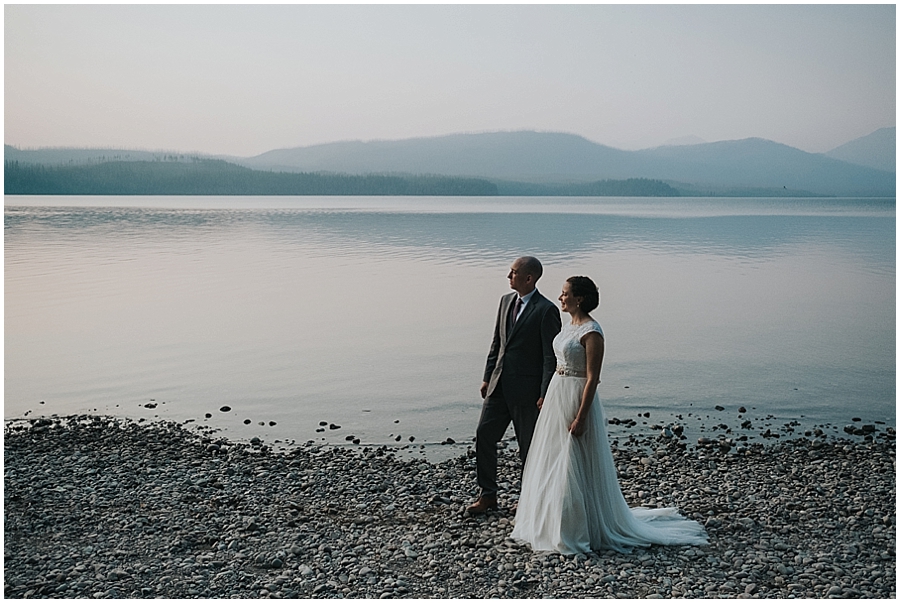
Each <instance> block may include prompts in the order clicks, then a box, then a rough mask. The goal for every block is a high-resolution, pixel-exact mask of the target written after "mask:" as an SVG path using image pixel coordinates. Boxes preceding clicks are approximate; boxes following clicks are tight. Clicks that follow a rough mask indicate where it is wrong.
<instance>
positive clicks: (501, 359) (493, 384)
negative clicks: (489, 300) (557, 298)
mask: <svg viewBox="0 0 900 603" xmlns="http://www.w3.org/2000/svg"><path fill="white" fill-rule="evenodd" d="M516 297H518V294H517V293H515V292H513V293H509V294H507V295H504V296H503V297H502V298H501V299H500V308H499V309H498V311H497V323H496V325H495V326H494V339H493V341H492V342H491V351H490V352H489V353H488V357H487V363H486V364H485V368H484V381H485V382H487V384H488V389H487V395H488V396H490V395H491V393H492V392H493V391H494V390H495V389H496V388H497V384H498V383H501V384H502V390H503V395H504V397H505V398H506V399H507V401H509V402H511V403H513V404H534V403H535V402H537V400H538V398H543V397H544V395H545V394H546V393H547V386H548V385H550V378H551V377H552V376H553V372H554V371H555V370H556V356H555V355H554V353H553V338H554V337H556V334H557V333H559V330H560V329H561V328H562V321H561V320H560V316H559V309H558V308H557V307H556V305H555V304H554V303H553V302H551V301H550V300H548V299H547V298H546V297H544V296H543V295H541V294H540V292H538V291H535V292H534V295H533V296H532V298H531V301H529V302H528V305H526V306H525V309H524V310H522V315H521V316H519V319H518V320H517V321H516V324H515V325H513V328H512V330H510V331H509V332H507V331H508V329H507V325H509V313H510V312H511V311H512V308H513V304H514V303H515V301H516Z"/></svg>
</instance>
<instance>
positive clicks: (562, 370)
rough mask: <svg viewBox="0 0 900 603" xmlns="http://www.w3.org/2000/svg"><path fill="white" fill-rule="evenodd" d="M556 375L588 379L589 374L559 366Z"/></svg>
mask: <svg viewBox="0 0 900 603" xmlns="http://www.w3.org/2000/svg"><path fill="white" fill-rule="evenodd" d="M556 374H557V375H563V376H565V377H587V373H585V372H584V371H576V370H575V369H571V368H568V367H565V366H557V367H556Z"/></svg>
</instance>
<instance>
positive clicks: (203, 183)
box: [4, 159, 679, 197]
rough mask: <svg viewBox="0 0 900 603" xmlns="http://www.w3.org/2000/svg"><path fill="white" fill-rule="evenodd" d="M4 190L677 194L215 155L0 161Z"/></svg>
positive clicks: (636, 182) (628, 185) (657, 186)
mask: <svg viewBox="0 0 900 603" xmlns="http://www.w3.org/2000/svg"><path fill="white" fill-rule="evenodd" d="M4 193H5V194H7V195H254V196H256V195H423V196H424V195H428V196H495V195H518V196H529V195H541V196H544V195H546V196H622V197H636V196H638V197H677V196H678V195H679V193H678V191H677V190H676V189H674V188H672V187H671V186H669V185H668V184H666V183H664V182H661V181H659V180H648V179H645V178H630V179H627V180H601V181H597V182H581V183H568V184H535V183H523V182H506V181H496V182H493V181H490V180H487V179H483V178H464V177H458V176H412V175H409V176H408V175H403V176H397V175H381V174H360V175H348V174H330V173H297V172H270V171H262V170H253V169H249V168H245V167H242V166H238V165H235V164H232V163H229V162H226V161H222V160H217V159H188V160H178V161H159V160H157V161H108V162H102V163H91V164H81V165H49V166H48V165H39V164H28V163H26V164H20V163H19V162H18V161H6V162H5V184H4Z"/></svg>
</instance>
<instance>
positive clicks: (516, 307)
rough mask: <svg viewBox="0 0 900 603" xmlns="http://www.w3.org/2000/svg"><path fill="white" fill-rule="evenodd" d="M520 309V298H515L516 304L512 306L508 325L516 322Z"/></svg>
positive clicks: (513, 324)
mask: <svg viewBox="0 0 900 603" xmlns="http://www.w3.org/2000/svg"><path fill="white" fill-rule="evenodd" d="M521 309H522V298H521V297H517V298H516V304H515V305H514V306H513V311H512V316H511V317H510V320H509V326H510V327H513V326H515V324H516V319H517V318H518V317H519V310H521Z"/></svg>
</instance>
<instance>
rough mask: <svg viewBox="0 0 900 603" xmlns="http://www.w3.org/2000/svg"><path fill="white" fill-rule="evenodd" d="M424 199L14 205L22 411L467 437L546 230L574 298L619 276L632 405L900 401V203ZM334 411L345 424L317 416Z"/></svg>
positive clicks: (843, 405)
mask: <svg viewBox="0 0 900 603" xmlns="http://www.w3.org/2000/svg"><path fill="white" fill-rule="evenodd" d="M357 202H358V201H357ZM407 203H410V201H407V200H403V201H402V203H401V202H399V201H398V202H397V207H392V208H388V209H386V210H384V211H374V210H373V209H372V207H366V206H365V204H362V206H353V207H350V206H340V204H337V205H338V207H333V208H325V207H307V208H297V207H280V208H278V207H276V208H268V209H250V208H247V207H243V206H238V207H230V208H214V207H204V208H180V209H168V208H162V207H157V208H153V207H126V208H123V207H18V206H9V205H8V206H7V207H6V210H5V224H4V229H5V241H4V245H5V252H6V255H5V261H6V271H5V282H6V300H5V303H6V305H5V309H6V391H5V393H6V407H5V408H6V415H7V416H19V415H21V414H22V413H24V412H26V411H28V410H32V411H35V412H57V413H60V414H64V413H68V412H82V411H85V410H91V409H94V408H99V409H100V410H101V411H106V412H111V413H115V414H122V415H126V416H147V417H152V416H154V415H159V416H161V417H163V418H176V419H182V420H183V419H190V418H193V419H198V420H200V421H207V422H208V423H209V424H211V425H215V426H217V427H221V428H225V429H227V430H229V431H230V433H231V434H232V435H236V436H239V437H251V436H252V435H261V436H263V437H266V438H269V439H271V438H273V437H280V438H283V439H285V440H291V439H296V440H301V441H305V440H306V439H317V438H322V437H326V438H329V439H333V440H337V441H342V440H343V438H344V437H345V436H346V435H347V434H348V433H352V435H356V436H358V437H361V438H362V439H363V441H364V442H368V443H392V442H393V441H394V438H395V437H396V436H397V435H401V436H403V437H404V438H406V437H408V436H409V435H414V436H416V438H417V443H418V442H423V441H424V442H426V443H434V442H438V441H441V440H443V439H444V438H446V437H447V436H451V437H453V438H454V439H457V440H459V441H466V440H468V439H469V438H470V436H471V433H472V430H473V429H474V423H475V421H476V420H477V413H478V409H479V401H478V399H477V394H476V390H477V382H478V380H479V379H480V374H481V369H482V368H483V366H482V364H483V361H484V356H485V354H486V351H487V345H488V343H489V337H490V331H491V327H492V321H493V317H494V312H495V309H496V303H497V299H498V297H499V295H501V294H502V293H504V292H505V291H506V283H505V279H504V276H505V273H506V267H507V266H508V263H509V262H510V260H511V259H512V258H514V257H516V256H517V255H520V254H522V253H526V252H527V253H532V254H535V255H538V256H539V257H541V258H542V260H543V261H544V262H545V266H546V272H545V277H544V279H543V281H542V283H541V285H540V286H541V289H542V291H544V293H545V294H546V295H548V296H549V297H551V298H555V296H556V291H555V289H556V288H558V286H559V284H560V283H561V282H562V281H563V280H564V278H565V277H567V276H569V275H571V274H573V273H586V274H590V275H593V276H595V277H597V278H598V280H599V281H600V283H601V290H602V294H603V304H602V306H601V309H600V316H599V318H600V320H601V322H602V323H603V325H604V330H605V331H606V332H607V335H608V338H609V352H610V353H609V358H608V363H607V365H606V367H605V368H604V377H603V396H604V400H605V403H606V404H607V406H608V408H609V409H610V412H609V414H610V415H611V416H615V415H616V414H620V416H623V417H624V416H634V415H635V414H636V413H637V412H638V411H640V412H651V413H652V417H653V421H658V420H659V421H662V420H665V419H666V417H668V418H669V419H672V417H674V416H675V415H677V414H684V413H685V412H693V410H699V409H703V410H705V411H707V412H708V411H709V409H711V408H713V407H714V406H715V405H717V404H722V405H723V406H737V405H746V406H747V407H748V408H754V407H755V409H754V412H758V413H760V414H761V415H762V416H765V415H766V414H768V413H770V412H771V413H773V414H776V415H777V416H779V417H782V416H783V417H785V419H787V418H795V417H799V416H800V415H805V417H806V419H805V420H810V421H825V420H828V421H832V420H833V421H841V420H846V417H844V415H845V414H846V412H847V408H848V407H853V406H857V405H867V406H868V407H869V408H870V409H871V410H870V412H871V413H872V414H873V416H872V419H873V420H875V419H876V418H877V419H879V420H885V421H888V422H893V416H894V396H895V391H894V382H895V369H894V366H895V364H894V363H895V336H894V326H895V314H894V308H895V265H894V257H895V225H894V220H893V218H892V217H885V216H884V215H882V213H890V212H891V208H892V206H893V205H892V203H891V204H890V207H888V204H886V203H882V202H874V204H873V205H872V206H871V207H869V208H868V209H866V208H865V207H863V209H862V210H860V209H859V207H857V206H855V205H852V204H850V206H848V204H847V203H844V202H842V203H843V205H837V204H836V203H837V202H833V201H828V202H824V201H823V202H822V203H820V204H819V206H813V205H810V202H809V201H803V202H802V203H800V202H798V204H799V205H798V207H799V209H798V208H794V210H792V212H788V215H773V212H772V211H771V209H770V208H769V206H768V204H767V202H764V203H762V204H761V205H760V206H758V207H757V208H756V211H755V212H754V211H750V210H752V209H753V206H752V204H749V205H748V203H747V202H743V205H742V206H740V207H732V209H731V213H730V214H728V215H709V214H711V213H714V212H711V211H710V210H709V208H708V207H707V206H704V205H702V204H700V205H699V207H693V206H690V205H688V206H685V207H686V209H685V210H684V211H683V212H682V214H681V216H680V217H672V216H671V215H666V214H665V213H664V212H662V211H661V210H660V208H659V207H658V206H649V205H643V206H640V207H637V209H633V211H634V212H635V213H637V214H640V215H641V217H634V216H628V215H622V213H623V212H620V211H618V210H615V208H613V210H615V211H613V210H610V207H609V206H607V207H606V210H607V213H602V212H598V211H597V210H596V208H593V206H590V207H592V208H593V209H592V211H586V212H585V213H581V214H577V213H565V212H564V213H548V212H546V211H540V212H538V211H533V212H529V213H512V212H510V211H499V210H497V207H495V208H494V209H495V210H497V211H480V212H478V211H471V210H470V209H471V208H467V207H466V206H465V205H457V206H455V208H456V209H457V210H460V211H447V208H446V207H444V208H443V210H442V211H437V209H438V207H437V206H434V205H430V202H425V203H424V205H422V206H421V207H419V209H420V210H421V211H412V210H413V209H415V206H413V207H409V206H404V204H407ZM654 203H657V202H654ZM707 203H709V202H707ZM639 205H640V204H639ZM578 206H579V205H578V203H573V204H571V205H570V207H574V208H577V207H578ZM404 207H405V209H404ZM533 207H534V206H532V208H533ZM848 207H849V208H848ZM840 208H843V212H844V213H841V211H839V210H840ZM461 210H465V211H461ZM610 212H611V213H610ZM719 213H720V214H721V213H723V212H721V211H720V212H719ZM832 214H835V215H832ZM698 216H700V217H698ZM626 386H628V387H627V388H626ZM150 398H153V399H154V400H156V401H157V407H156V408H155V409H148V408H146V406H145V405H146V404H147V403H148V401H149V400H150ZM39 400H46V404H45V405H42V406H38V405H37V401H39ZM225 404H227V405H229V406H231V407H232V408H233V409H234V411H233V412H232V413H230V414H223V413H220V412H218V408H219V407H220V406H222V405H225ZM206 412H210V413H211V414H213V418H212V419H209V420H206V419H203V418H202V417H203V416H204V414H205V413H206ZM707 412H704V413H703V415H704V416H706V414H707ZM245 419H250V420H251V423H250V425H244V420H245ZM320 420H327V421H330V422H336V423H338V424H341V425H342V429H341V430H338V431H336V432H335V433H324V434H322V433H316V432H315V428H317V426H318V422H319V421H320ZM260 421H263V422H264V423H265V426H264V427H261V426H260V425H259V422H260ZM269 421H275V422H276V426H275V427H272V426H269V424H268V423H269ZM395 421H400V423H395Z"/></svg>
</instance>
